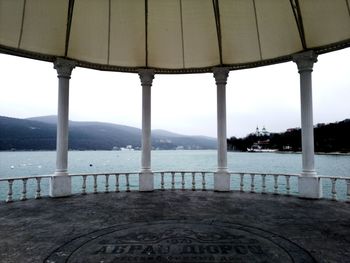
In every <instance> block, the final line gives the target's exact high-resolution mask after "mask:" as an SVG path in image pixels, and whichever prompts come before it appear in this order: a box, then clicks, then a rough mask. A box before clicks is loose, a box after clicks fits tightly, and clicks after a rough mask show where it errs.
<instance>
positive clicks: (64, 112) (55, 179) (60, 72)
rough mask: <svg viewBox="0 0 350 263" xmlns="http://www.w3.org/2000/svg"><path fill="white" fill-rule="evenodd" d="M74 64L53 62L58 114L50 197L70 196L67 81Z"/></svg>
mask: <svg viewBox="0 0 350 263" xmlns="http://www.w3.org/2000/svg"><path fill="white" fill-rule="evenodd" d="M74 67H75V62H74V61H71V60H66V59H61V58H58V59H57V60H56V61H55V62H54V68H55V69H56V70H57V77H58V113H57V141H56V171H55V175H54V176H52V177H51V180H50V196H51V197H60V196H69V195H71V192H72V191H71V178H70V177H69V176H68V170H67V167H68V121H69V119H68V113H69V79H70V76H71V73H72V70H73V68H74Z"/></svg>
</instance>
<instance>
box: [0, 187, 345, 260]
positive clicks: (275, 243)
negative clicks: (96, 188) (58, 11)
mask: <svg viewBox="0 0 350 263" xmlns="http://www.w3.org/2000/svg"><path fill="white" fill-rule="evenodd" d="M0 262H51V263H52V262H101V263H102V262H104V263H106V262H204V263H206V262H350V203H343V202H332V201H327V200H317V201H312V200H302V199H298V198H296V197H286V196H279V195H261V194H250V193H239V192H230V193H218V192H211V191H207V192H202V191H196V192H193V191H181V190H179V191H170V190H169V191H164V192H161V191H155V192H152V193H139V192H131V193H125V192H124V193H108V194H102V193H101V194H96V195H94V194H89V195H85V196H80V195H76V196H73V197H69V198H60V199H50V198H43V199H41V200H28V201H25V202H20V201H18V202H14V203H11V204H6V203H4V202H1V203H0Z"/></svg>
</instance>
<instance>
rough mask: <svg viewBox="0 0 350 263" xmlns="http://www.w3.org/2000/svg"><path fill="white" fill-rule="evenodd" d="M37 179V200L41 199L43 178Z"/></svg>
mask: <svg viewBox="0 0 350 263" xmlns="http://www.w3.org/2000/svg"><path fill="white" fill-rule="evenodd" d="M35 179H36V192H35V199H40V198H41V178H40V177H35Z"/></svg>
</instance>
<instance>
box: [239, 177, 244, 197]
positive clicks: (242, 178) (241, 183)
mask: <svg viewBox="0 0 350 263" xmlns="http://www.w3.org/2000/svg"><path fill="white" fill-rule="evenodd" d="M239 177H240V179H241V180H240V184H239V190H240V191H241V192H243V191H244V173H240V174H239Z"/></svg>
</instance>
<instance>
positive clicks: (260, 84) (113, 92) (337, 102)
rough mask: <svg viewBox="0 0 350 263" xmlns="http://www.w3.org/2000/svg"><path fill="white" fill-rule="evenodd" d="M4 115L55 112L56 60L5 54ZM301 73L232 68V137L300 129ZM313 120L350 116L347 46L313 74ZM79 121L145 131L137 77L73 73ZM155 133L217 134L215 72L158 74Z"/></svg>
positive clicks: (0, 81) (287, 66)
mask: <svg viewBox="0 0 350 263" xmlns="http://www.w3.org/2000/svg"><path fill="white" fill-rule="evenodd" d="M0 74H1V77H0V94H1V95H0V115H2V116H9V117H16V118H27V117H34V116H43V115H55V114H56V112H57V77H56V76H57V74H56V71H55V70H54V69H53V65H52V63H47V62H40V61H35V60H31V59H23V58H19V57H14V56H7V55H2V54H0ZM299 94H300V91H299V74H298V72H297V67H296V65H295V64H294V63H292V62H289V63H283V64H278V65H273V66H267V67H261V68H256V69H247V70H239V71H231V72H230V75H229V80H228V84H227V136H228V137H231V136H237V137H242V136H245V135H247V134H248V133H250V132H253V131H254V130H255V128H256V126H259V128H262V126H265V127H266V129H267V130H269V131H271V132H281V131H285V130H286V129H288V128H292V127H300V98H299ZM313 103H314V123H320V122H325V123H328V122H335V121H341V120H343V119H346V118H350V48H347V49H344V50H341V51H337V52H333V53H329V54H325V55H321V56H319V57H318V62H317V63H316V64H315V66H314V72H313ZM69 117H70V119H71V120H75V121H101V122H112V123H118V124H124V125H129V126H134V127H141V85H140V80H139V77H138V75H137V74H130V73H116V72H102V71H96V70H90V69H83V68H76V69H74V70H73V73H72V79H71V83H70V114H69ZM152 129H166V130H169V131H172V132H177V133H181V134H187V135H207V136H213V137H215V136H216V86H215V81H214V78H213V76H212V74H190V75H188V74H187V75H156V76H155V79H154V81H153V87H152Z"/></svg>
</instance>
